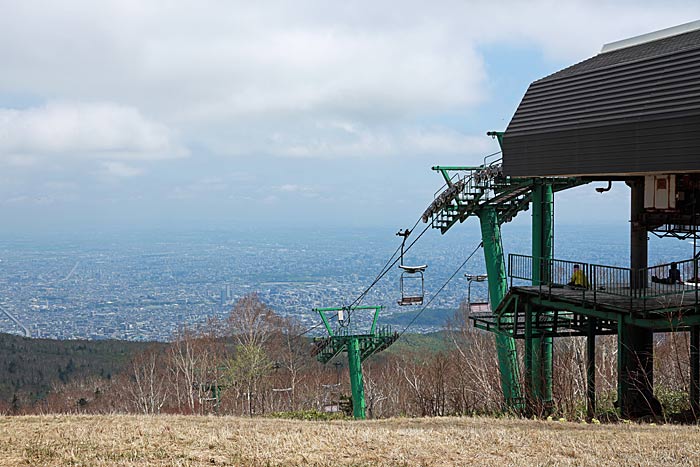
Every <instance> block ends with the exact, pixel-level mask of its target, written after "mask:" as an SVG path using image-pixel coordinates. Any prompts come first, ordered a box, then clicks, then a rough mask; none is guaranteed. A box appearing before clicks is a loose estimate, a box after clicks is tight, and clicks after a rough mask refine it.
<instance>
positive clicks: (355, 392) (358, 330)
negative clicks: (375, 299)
mask: <svg viewBox="0 0 700 467" xmlns="http://www.w3.org/2000/svg"><path fill="white" fill-rule="evenodd" d="M381 310H382V307H381V306H353V307H340V308H314V311H315V312H317V313H318V314H319V315H320V316H321V319H322V320H323V325H324V326H325V328H326V332H327V333H328V336H327V337H324V338H316V339H315V341H314V350H313V353H314V354H315V355H316V358H317V359H318V361H320V362H321V363H328V362H330V361H331V360H333V359H334V358H335V357H337V356H338V355H340V354H341V353H343V352H345V353H347V356H348V369H349V370H350V389H351V390H352V412H353V416H354V417H355V419H358V420H364V418H365V407H366V405H365V388H364V381H363V379H362V362H364V361H365V360H366V359H367V358H368V357H369V356H371V355H374V354H375V353H377V352H381V351H382V350H384V349H386V348H387V347H389V346H390V345H391V344H393V343H394V342H396V340H397V339H398V338H399V333H398V332H392V330H391V328H390V327H388V326H385V327H381V328H379V327H378V326H377V322H378V320H379V313H380V311H381ZM362 311H365V312H366V311H370V312H373V314H372V316H371V324H370V325H369V327H366V326H365V329H362V328H363V326H362V325H361V324H359V323H361V320H360V319H358V318H360V317H359V316H357V313H358V312H362ZM329 313H330V314H332V316H330V318H329V315H328V314H329ZM334 318H335V319H337V320H338V326H337V327H336V329H335V330H334V329H333V327H332V326H331V321H330V320H331V319H334ZM351 321H352V324H351ZM354 323H358V324H357V325H356V324H354ZM362 331H364V332H362Z"/></svg>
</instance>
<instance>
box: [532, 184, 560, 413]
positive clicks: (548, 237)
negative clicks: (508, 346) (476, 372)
mask: <svg viewBox="0 0 700 467" xmlns="http://www.w3.org/2000/svg"><path fill="white" fill-rule="evenodd" d="M553 206H554V194H553V191H552V185H551V184H548V183H535V184H534V185H533V189H532V285H540V284H544V283H548V282H549V281H550V280H551V271H550V265H551V260H552V257H553V254H554V209H553ZM527 319H530V320H534V319H535V317H534V316H531V315H530V316H528V317H527ZM533 324H534V323H530V325H531V329H532V327H534V326H533ZM552 347H553V339H552V337H551V336H549V337H542V336H541V335H536V334H532V333H530V334H529V335H526V336H525V353H526V357H525V373H526V382H527V383H526V384H527V386H528V393H529V395H530V397H532V399H533V401H534V402H536V403H537V404H538V405H540V408H546V407H548V406H551V404H552Z"/></svg>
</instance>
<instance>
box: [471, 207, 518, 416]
mask: <svg viewBox="0 0 700 467" xmlns="http://www.w3.org/2000/svg"><path fill="white" fill-rule="evenodd" d="M479 220H480V221H481V239H482V241H483V242H484V259H485V260H486V273H487V275H488V281H489V295H490V297H491V309H493V310H495V309H496V308H498V305H499V304H500V303H501V301H502V300H503V297H505V295H506V291H507V290H508V279H507V275H506V263H505V258H504V255H503V243H502V241H501V226H500V225H499V223H498V214H497V212H496V210H495V209H493V208H486V209H482V210H481V211H480V212H479ZM508 319H512V318H509V317H507V316H503V317H502V318H501V322H500V323H499V324H508V323H507V322H506V321H507V320H508ZM496 351H497V353H498V367H499V370H500V373H501V388H502V389H503V398H504V399H505V403H506V407H507V408H508V409H510V410H515V411H518V410H521V409H522V408H523V399H522V390H521V388H520V370H519V367H518V351H517V349H516V347H515V339H513V338H512V337H511V336H509V335H508V334H506V333H505V332H497V333H496Z"/></svg>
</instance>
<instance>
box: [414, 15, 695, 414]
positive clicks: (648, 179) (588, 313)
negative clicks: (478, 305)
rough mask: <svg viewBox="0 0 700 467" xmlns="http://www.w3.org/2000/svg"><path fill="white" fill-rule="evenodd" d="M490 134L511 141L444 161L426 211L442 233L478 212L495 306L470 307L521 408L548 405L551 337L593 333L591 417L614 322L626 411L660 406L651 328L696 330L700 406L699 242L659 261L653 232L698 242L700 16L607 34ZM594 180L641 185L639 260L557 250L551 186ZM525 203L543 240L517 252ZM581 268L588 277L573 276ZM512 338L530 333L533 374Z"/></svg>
mask: <svg viewBox="0 0 700 467" xmlns="http://www.w3.org/2000/svg"><path fill="white" fill-rule="evenodd" d="M491 134H492V135H493V136H497V137H498V139H499V142H500V143H501V149H502V159H501V160H500V161H495V162H492V163H487V161H486V162H485V163H484V165H481V166H478V167H441V166H436V167H434V168H433V169H434V170H436V171H438V172H440V173H441V174H442V175H443V177H444V179H445V182H446V187H445V190H444V191H443V192H442V193H440V194H439V195H438V196H436V198H435V200H434V201H433V203H432V204H431V205H430V206H429V207H428V209H427V210H426V211H425V213H424V215H423V220H424V221H426V222H428V221H429V222H431V223H432V225H433V227H435V228H438V229H440V230H441V231H442V232H443V233H444V232H446V231H447V230H449V229H450V228H451V227H452V226H454V225H455V224H457V223H459V222H462V221H464V220H466V219H467V218H468V217H472V216H474V217H478V218H479V219H480V222H481V231H482V240H483V246H484V255H485V259H486V267H487V273H488V279H489V292H490V296H491V310H492V311H490V312H488V313H475V314H472V316H471V319H472V320H473V321H474V325H475V326H476V327H479V328H482V329H486V330H489V331H493V332H494V333H495V334H496V341H497V351H498V361H499V369H500V372H501V384H502V387H503V392H504V396H505V400H506V403H507V404H508V405H510V406H511V407H514V408H520V409H524V410H537V409H538V408H543V407H544V408H546V407H547V406H548V405H549V404H551V403H552V379H553V378H556V374H555V373H553V371H554V370H553V368H552V347H553V345H552V344H553V339H555V338H559V337H567V336H585V337H586V338H587V383H588V390H587V393H588V413H589V416H594V415H595V413H596V410H595V402H596V401H595V353H596V345H595V343H596V336H598V335H604V334H615V335H617V340H618V352H617V369H618V386H617V388H618V401H617V404H618V408H619V410H620V413H621V415H622V416H623V417H637V416H644V415H648V414H656V413H658V412H659V411H660V405H659V403H658V401H657V400H656V398H655V397H654V367H653V349H654V345H653V336H654V333H657V332H679V331H683V332H688V331H689V332H690V356H691V362H690V363H691V365H690V366H691V368H690V375H689V376H690V381H691V385H690V395H689V397H690V402H691V406H692V408H693V410H694V413H695V414H696V416H697V414H698V413H700V411H699V409H700V350H699V348H700V301H699V297H698V293H699V290H698V286H699V285H700V282H699V278H698V261H699V259H698V251H697V248H695V249H694V254H693V256H692V257H689V258H678V260H677V261H675V262H674V263H673V264H664V265H649V264H648V255H647V251H648V248H647V247H648V245H647V243H648V237H649V235H657V236H660V237H675V238H678V239H683V240H686V239H690V240H692V241H694V242H696V243H697V234H698V226H699V224H700V215H699V214H700V21H696V22H693V23H688V24H685V25H681V26H677V27H674V28H669V29H666V30H662V31H658V32H654V33H650V34H645V35H642V36H639V37H634V38H631V39H626V40H622V41H619V42H614V43H611V44H607V45H605V46H604V47H603V48H602V50H601V52H600V53H599V54H598V55H596V56H594V57H592V58H590V59H588V60H585V61H583V62H581V63H578V64H575V65H573V66H570V67H568V68H565V69H563V70H561V71H558V72H556V73H554V74H552V75H550V76H547V77H544V78H542V79H540V80H537V81H535V82H533V83H532V84H531V85H530V86H529V88H528V90H527V92H526V93H525V96H524V97H523V99H522V101H521V102H520V104H519V106H518V108H517V110H516V112H515V114H514V116H513V118H512V120H511V121H510V123H509V124H508V127H507V128H506V130H505V131H504V132H493V133H491ZM590 182H610V183H612V182H624V183H626V184H627V185H628V186H629V187H630V201H629V202H630V212H631V218H630V219H625V220H624V221H628V222H629V226H630V251H629V266H628V267H614V266H607V265H598V264H588V263H585V262H581V261H575V259H574V260H573V261H564V260H559V259H556V258H554V257H553V229H554V212H553V207H552V204H553V197H554V193H556V192H557V191H560V190H564V189H569V188H572V187H576V186H581V185H584V184H587V183H590ZM608 186H609V185H608ZM605 190H606V188H605V185H603V186H602V187H599V191H605ZM526 209H531V210H532V234H533V235H532V252H531V254H530V255H509V256H508V257H507V258H506V257H505V255H504V254H503V249H502V245H501V237H500V235H501V233H500V226H501V225H502V224H503V223H505V222H508V221H510V220H511V219H512V218H513V217H514V216H515V215H517V214H518V213H519V212H521V211H524V210H526ZM585 215H587V216H591V220H594V219H595V213H586V214H585ZM621 222H622V221H621ZM585 235H586V233H585V231H582V232H581V236H582V237H585ZM672 270H676V271H678V272H673V271H672ZM575 274H578V277H579V278H583V279H582V280H579V281H575V282H576V283H575V284H572V283H571V282H572V281H571V278H572V277H575ZM678 279H680V280H678ZM515 339H523V340H524V341H525V342H524V343H525V345H524V351H525V355H524V356H523V358H522V360H523V361H524V374H523V375H522V377H521V374H520V369H519V363H518V362H519V359H518V357H517V346H516V345H515ZM521 381H523V382H524V386H523V385H522V384H521Z"/></svg>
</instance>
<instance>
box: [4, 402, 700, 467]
mask: <svg viewBox="0 0 700 467" xmlns="http://www.w3.org/2000/svg"><path fill="white" fill-rule="evenodd" d="M0 465H3V466H5V465H6V466H62V465H66V466H137V465H138V466H204V465H208V466H211V465H228V466H246V467H248V466H250V467H257V466H369V465H372V466H460V465H499V466H510V465H512V466H545V465H557V466H558V465H562V466H569V465H572V466H573V465H576V466H579V465H595V466H597V467H603V466H620V465H634V466H692V465H700V427H698V426H670V425H667V426H651V425H636V424H620V425H580V424H574V423H566V422H545V421H528V420H513V419H490V418H431V419H426V418H423V419H388V420H375V421H366V422H354V421H334V422H303V421H294V420H277V419H246V418H233V417H194V416H192V417H186V416H151V417H148V416H126V415H124V416H121V415H120V416H24V417H3V418H0Z"/></svg>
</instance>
